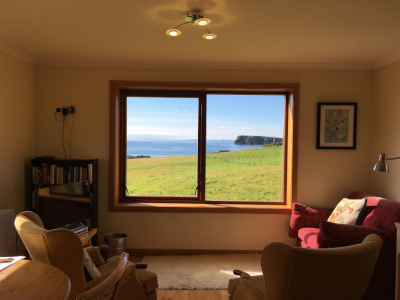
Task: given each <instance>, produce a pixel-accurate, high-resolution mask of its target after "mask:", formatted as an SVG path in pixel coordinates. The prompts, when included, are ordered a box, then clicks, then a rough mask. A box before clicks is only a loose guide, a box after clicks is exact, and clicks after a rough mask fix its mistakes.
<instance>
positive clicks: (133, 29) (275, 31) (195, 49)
mask: <svg viewBox="0 0 400 300" xmlns="http://www.w3.org/2000/svg"><path fill="white" fill-rule="evenodd" d="M189 9H201V10H203V11H204V16H205V17H208V18H209V19H211V21H212V23H211V24H210V25H209V26H208V29H209V30H210V32H211V33H215V34H216V35H217V36H218V38H217V39H215V40H205V39H203V38H201V36H202V35H203V34H204V33H206V30H205V29H204V28H201V27H200V26H192V25H190V24H189V25H184V26H181V27H180V28H179V29H180V30H181V32H182V35H181V36H179V37H169V36H167V35H166V34H165V32H166V30H167V29H171V28H174V27H175V26H177V25H179V24H180V23H183V22H184V21H185V20H184V18H185V16H186V11H187V10H189ZM0 41H2V42H0V49H3V50H7V51H8V52H13V51H14V54H16V55H18V54H19V55H20V56H24V55H25V58H26V59H31V60H32V61H35V63H36V64H38V65H93V66H95V65H99V66H101V65H108V66H140V67H199V68H293V67H296V66H300V67H301V68H307V67H308V68H332V69H335V68H336V69H337V68H345V69H346V68H347V69H372V68H376V67H379V66H381V65H384V64H387V63H390V62H392V61H394V60H398V59H400V1H399V0H330V1H329V0H248V1H244V0H214V1H213V0H140V1H139V0H113V1H112V0H68V1H66V0H64V1H62V0H0Z"/></svg>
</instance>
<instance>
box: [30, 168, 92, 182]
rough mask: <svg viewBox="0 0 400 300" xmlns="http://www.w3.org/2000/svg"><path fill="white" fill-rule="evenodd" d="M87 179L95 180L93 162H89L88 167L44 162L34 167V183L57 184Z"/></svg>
mask: <svg viewBox="0 0 400 300" xmlns="http://www.w3.org/2000/svg"><path fill="white" fill-rule="evenodd" d="M86 180H90V183H92V182H93V164H88V166H87V167H72V166H61V165H57V164H50V163H42V164H41V165H40V166H33V167H32V183H33V184H41V185H56V184H66V183H73V182H79V181H86Z"/></svg>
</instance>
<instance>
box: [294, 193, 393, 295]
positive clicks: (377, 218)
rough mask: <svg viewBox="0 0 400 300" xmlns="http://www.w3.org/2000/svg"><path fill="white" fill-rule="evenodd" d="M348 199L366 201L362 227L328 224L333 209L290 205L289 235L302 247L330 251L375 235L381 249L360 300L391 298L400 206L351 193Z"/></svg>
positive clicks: (380, 199)
mask: <svg viewBox="0 0 400 300" xmlns="http://www.w3.org/2000/svg"><path fill="white" fill-rule="evenodd" d="M348 198H349V199H364V198H367V207H366V209H365V211H364V217H363V219H362V223H361V225H345V224H335V223H330V222H327V221H326V220H327V219H328V217H329V216H330V214H331V213H332V211H333V208H315V207H314V208H313V207H307V206H305V205H302V204H299V203H293V205H292V215H291V219H290V227H289V236H290V237H292V238H297V246H299V247H302V248H331V247H341V246H349V245H354V244H357V243H361V242H362V241H363V239H364V238H365V237H366V236H367V235H369V234H371V233H375V234H377V235H379V236H380V237H381V238H382V240H383V246H382V249H381V252H380V254H379V257H378V260H377V262H376V265H375V269H374V272H373V273H372V276H371V280H370V282H369V284H368V287H367V289H366V290H365V293H364V296H363V299H377V298H378V299H394V296H395V278H396V227H395V225H394V223H395V222H400V203H398V202H394V201H389V200H386V199H383V198H380V197H375V196H371V195H369V194H365V193H360V192H354V193H352V194H351V195H350V196H349V197H348Z"/></svg>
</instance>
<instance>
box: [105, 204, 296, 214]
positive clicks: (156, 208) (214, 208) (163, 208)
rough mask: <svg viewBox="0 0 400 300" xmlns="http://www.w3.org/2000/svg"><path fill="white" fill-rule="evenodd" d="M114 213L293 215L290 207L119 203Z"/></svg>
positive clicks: (113, 206) (113, 208)
mask: <svg viewBox="0 0 400 300" xmlns="http://www.w3.org/2000/svg"><path fill="white" fill-rule="evenodd" d="M109 210H110V211H112V212H183V213H230V214H291V211H292V210H291V208H290V206H289V205H268V204H266V205H260V204H257V205H254V204H253V205H251V204H231V203H230V204H209V203H207V204H200V203H199V204H197V203H196V204H193V203H191V204H189V203H144V202H142V203H118V204H114V205H110V208H109Z"/></svg>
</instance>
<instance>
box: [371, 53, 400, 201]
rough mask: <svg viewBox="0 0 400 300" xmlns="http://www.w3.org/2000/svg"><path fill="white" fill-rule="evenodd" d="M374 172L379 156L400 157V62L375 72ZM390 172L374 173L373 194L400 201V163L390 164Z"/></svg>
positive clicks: (372, 118)
mask: <svg viewBox="0 0 400 300" xmlns="http://www.w3.org/2000/svg"><path fill="white" fill-rule="evenodd" d="M373 78H374V80H373V81H374V85H373V92H374V93H373V114H372V115H371V124H372V151H371V154H372V155H371V164H370V166H371V168H372V166H373V165H374V164H375V163H376V162H377V161H378V158H379V153H381V152H385V153H386V154H387V156H388V157H399V156H400V130H399V128H400V116H399V113H400V61H397V62H394V63H391V64H389V65H386V66H384V67H381V68H379V69H377V70H375V71H374V77H373ZM388 162H389V163H388V164H389V168H390V172H389V173H383V172H373V171H370V173H371V175H372V176H371V191H372V192H373V193H374V194H375V195H379V196H382V197H385V198H388V199H390V200H394V201H400V188H399V182H400V160H397V161H388Z"/></svg>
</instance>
